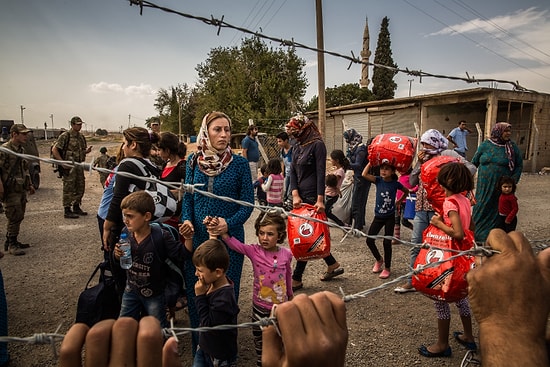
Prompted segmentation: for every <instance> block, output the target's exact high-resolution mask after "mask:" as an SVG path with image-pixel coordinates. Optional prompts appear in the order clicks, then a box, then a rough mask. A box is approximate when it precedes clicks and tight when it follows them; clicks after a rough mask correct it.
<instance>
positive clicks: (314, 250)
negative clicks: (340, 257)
mask: <svg viewBox="0 0 550 367" xmlns="http://www.w3.org/2000/svg"><path fill="white" fill-rule="evenodd" d="M290 213H292V214H296V215H300V216H303V217H310V218H315V219H319V220H322V221H326V220H327V216H326V214H325V213H316V212H315V207H314V206H313V205H310V204H302V206H301V207H300V208H298V209H293V210H292V211H291V212H290ZM287 232H288V243H289V244H290V251H292V255H293V256H294V258H296V260H301V261H307V260H314V259H322V258H324V257H327V256H328V255H329V254H330V230H329V227H328V225H327V224H325V223H320V222H316V221H312V220H308V219H303V218H300V217H296V216H294V215H289V216H288V225H287Z"/></svg>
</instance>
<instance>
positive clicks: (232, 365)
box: [193, 346, 237, 367]
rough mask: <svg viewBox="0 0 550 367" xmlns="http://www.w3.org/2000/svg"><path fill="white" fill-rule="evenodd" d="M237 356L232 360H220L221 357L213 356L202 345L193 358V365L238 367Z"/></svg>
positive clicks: (197, 366) (195, 366)
mask: <svg viewBox="0 0 550 367" xmlns="http://www.w3.org/2000/svg"><path fill="white" fill-rule="evenodd" d="M236 366H237V357H236V356H235V357H234V358H232V359H230V360H225V361H220V360H219V359H216V358H212V357H211V356H209V355H208V354H206V353H205V352H204V351H203V350H202V349H201V348H200V346H199V347H198V348H197V353H195V359H194V360H193V367H236Z"/></svg>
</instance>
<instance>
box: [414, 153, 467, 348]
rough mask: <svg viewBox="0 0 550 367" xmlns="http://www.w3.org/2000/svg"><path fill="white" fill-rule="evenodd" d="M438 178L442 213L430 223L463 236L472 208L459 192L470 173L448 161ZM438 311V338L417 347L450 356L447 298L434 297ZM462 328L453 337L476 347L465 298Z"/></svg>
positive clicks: (460, 303)
mask: <svg viewBox="0 0 550 367" xmlns="http://www.w3.org/2000/svg"><path fill="white" fill-rule="evenodd" d="M437 181H438V182H439V184H440V185H441V186H442V187H443V189H444V190H445V195H446V198H445V201H444V203H443V216H441V215H440V214H439V213H436V214H434V216H433V217H432V219H431V221H430V223H431V224H433V225H434V226H436V227H437V228H439V229H441V230H442V231H443V232H445V233H446V234H447V235H449V236H450V237H452V238H453V239H455V240H459V241H461V240H463V239H464V237H465V231H467V230H471V227H470V226H471V224H472V208H471V205H470V200H469V199H468V198H467V197H466V196H464V195H463V194H462V192H464V191H470V190H472V189H473V187H474V181H473V178H472V174H471V173H470V171H469V170H468V168H466V166H465V165H464V164H462V163H447V164H445V165H444V166H443V167H441V169H440V171H439V173H438V175H437ZM434 305H435V310H436V312H437V329H438V332H437V342H436V343H434V344H432V345H430V346H428V347H426V346H425V345H422V346H420V348H418V351H419V353H420V354H421V355H423V356H424V357H450V356H451V354H452V351H451V347H450V346H449V328H450V325H451V309H450V306H449V303H448V302H444V301H434ZM456 306H457V307H458V313H459V314H460V319H461V321H462V327H463V328H464V332H460V331H455V332H454V333H453V336H454V338H455V340H456V341H457V342H458V343H460V344H462V345H463V346H465V347H466V348H467V349H470V350H476V349H477V345H476V343H475V341H474V335H473V334H472V316H471V315H472V313H471V311H470V304H469V303H468V298H467V297H466V298H463V299H461V300H460V301H457V302H456Z"/></svg>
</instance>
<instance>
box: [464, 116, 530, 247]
mask: <svg viewBox="0 0 550 367" xmlns="http://www.w3.org/2000/svg"><path fill="white" fill-rule="evenodd" d="M511 136H512V125H510V124H509V123H507V122H498V123H496V124H495V126H494V127H493V129H492V131H491V137H490V138H489V139H487V140H485V141H484V142H483V143H481V144H480V145H479V147H478V148H477V151H476V153H475V154H474V157H473V158H472V163H473V164H475V165H476V166H477V167H478V172H477V184H476V200H477V204H476V205H474V211H473V215H472V218H473V220H474V223H475V225H476V228H475V239H476V242H485V240H486V239H487V236H488V235H489V231H490V230H491V229H493V228H495V227H496V224H497V218H498V197H499V190H498V188H497V185H498V181H499V180H500V178H501V177H502V176H510V177H512V178H513V179H514V181H515V182H516V184H517V183H518V182H519V179H520V177H521V171H522V170H523V158H522V156H521V152H520V150H519V148H518V146H517V145H516V143H514V142H513V141H511V140H510V137H511Z"/></svg>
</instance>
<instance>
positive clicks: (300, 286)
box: [292, 282, 304, 292]
mask: <svg viewBox="0 0 550 367" xmlns="http://www.w3.org/2000/svg"><path fill="white" fill-rule="evenodd" d="M302 288H304V283H302V282H300V283H299V284H296V285H293V286H292V291H293V292H296V291H299V290H300V289H302Z"/></svg>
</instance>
